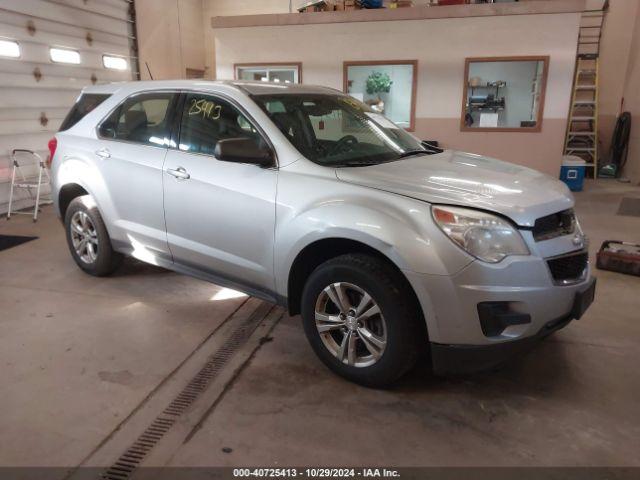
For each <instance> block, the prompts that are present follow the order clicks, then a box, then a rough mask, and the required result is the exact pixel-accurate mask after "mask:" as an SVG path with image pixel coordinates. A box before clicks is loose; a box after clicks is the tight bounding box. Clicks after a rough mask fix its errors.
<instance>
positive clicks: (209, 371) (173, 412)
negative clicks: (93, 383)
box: [102, 303, 273, 480]
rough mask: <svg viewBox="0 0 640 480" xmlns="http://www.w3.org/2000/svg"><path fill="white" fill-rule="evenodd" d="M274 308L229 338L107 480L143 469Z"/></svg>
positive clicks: (267, 308)
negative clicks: (144, 464)
mask: <svg viewBox="0 0 640 480" xmlns="http://www.w3.org/2000/svg"><path fill="white" fill-rule="evenodd" d="M272 308H273V306H272V305H269V304H266V303H262V304H261V305H260V306H259V307H258V308H257V309H256V310H255V311H254V312H253V313H252V314H251V315H250V316H249V317H248V318H247V319H246V320H245V321H244V322H242V324H241V325H240V326H239V327H238V328H236V329H235V330H234V331H233V333H232V334H231V335H230V336H229V339H228V340H227V341H226V342H225V343H224V345H222V346H221V347H220V348H219V349H218V350H217V351H216V352H215V353H214V354H213V355H211V356H210V357H209V360H208V361H207V363H206V364H205V365H204V367H202V368H201V369H200V371H199V372H198V373H197V374H196V375H195V376H194V377H193V378H192V379H191V381H189V383H188V384H187V386H186V387H184V388H183V389H182V391H181V392H180V393H179V394H178V395H177V396H176V397H175V398H174V399H173V400H172V401H171V402H170V403H169V405H168V406H167V407H166V408H165V409H164V410H163V411H162V413H161V414H160V415H158V416H157V417H156V418H155V420H153V422H151V424H150V425H149V426H148V427H147V428H146V429H145V431H144V432H142V434H140V436H139V437H138V438H137V439H136V440H135V441H134V442H133V444H132V445H131V446H130V447H129V448H128V449H127V450H126V451H125V452H124V453H123V454H122V455H120V457H119V458H118V460H116V461H115V463H114V464H113V465H111V466H110V467H109V468H108V469H107V470H106V471H105V472H104V473H103V474H102V478H104V479H107V480H126V479H128V478H130V477H131V475H132V474H133V473H134V471H135V470H136V469H137V468H138V467H139V466H140V464H141V463H142V462H143V460H144V459H145V457H146V456H147V455H148V454H149V452H151V450H152V449H153V448H154V447H155V446H156V445H157V444H158V442H160V440H162V438H163V437H164V436H165V435H166V434H167V432H168V431H169V430H170V429H171V427H173V425H174V424H175V422H176V421H177V420H178V417H180V415H182V414H183V413H184V412H186V411H187V409H188V408H189V407H190V406H191V405H192V404H193V402H195V401H196V399H197V398H198V397H199V396H200V394H202V392H204V391H205V390H206V389H207V387H208V386H209V385H210V383H211V381H212V380H213V379H215V378H216V377H217V376H218V374H219V373H220V372H221V371H222V369H223V368H224V367H225V366H226V364H227V363H228V362H229V360H230V359H231V357H232V356H233V355H234V354H235V353H236V351H237V350H238V349H239V348H240V347H241V346H242V345H243V344H244V343H245V342H246V341H247V340H248V339H249V337H250V336H251V334H252V333H253V331H254V330H255V329H256V328H257V326H258V324H259V323H260V321H261V320H262V319H263V318H265V317H266V316H267V314H268V313H269V311H270V310H271V309H272Z"/></svg>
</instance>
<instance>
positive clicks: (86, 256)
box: [65, 196, 123, 277]
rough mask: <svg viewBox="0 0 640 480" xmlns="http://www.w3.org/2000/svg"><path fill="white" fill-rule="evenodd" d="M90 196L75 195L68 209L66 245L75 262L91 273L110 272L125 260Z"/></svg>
mask: <svg viewBox="0 0 640 480" xmlns="http://www.w3.org/2000/svg"><path fill="white" fill-rule="evenodd" d="M88 199H89V197H88V196H82V197H77V198H75V199H74V200H73V201H72V202H71V203H70V204H69V207H68V208H67V211H66V214H65V227H66V231H67V245H68V246H69V251H70V252H71V256H72V257H73V259H74V260H75V262H76V264H77V265H78V266H79V267H80V268H81V269H82V270H84V271H85V272H86V273H88V274H90V275H95V276H98V277H101V276H106V275H110V274H111V273H113V272H114V271H115V270H116V269H117V268H118V267H119V266H120V264H121V263H122V258H123V257H122V255H121V254H120V253H117V252H115V251H114V250H113V248H112V247H111V239H110V238H109V233H108V232H107V229H106V227H105V225H104V222H103V221H102V217H101V216H100V212H99V211H98V208H97V207H96V206H95V205H92V204H91V202H88V201H87V200H88Z"/></svg>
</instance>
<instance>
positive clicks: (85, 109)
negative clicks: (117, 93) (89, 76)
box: [60, 93, 111, 132]
mask: <svg viewBox="0 0 640 480" xmlns="http://www.w3.org/2000/svg"><path fill="white" fill-rule="evenodd" d="M110 96H111V94H108V93H105V94H102V93H85V94H83V95H82V96H80V98H79V99H78V101H77V102H76V104H75V105H74V106H73V108H71V111H70V112H69V113H68V114H67V116H66V117H65V119H64V121H63V122H62V124H61V125H60V131H61V132H64V131H65V130H69V129H70V128H71V127H73V126H74V125H75V124H76V123H78V122H79V121H80V120H82V119H83V118H84V117H85V116H86V115H88V114H89V113H90V112H91V111H92V110H93V109H94V108H96V107H97V106H99V105H100V104H101V103H102V102H104V101H105V100H106V99H107V98H109V97H110Z"/></svg>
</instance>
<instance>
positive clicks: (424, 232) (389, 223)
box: [274, 178, 473, 296]
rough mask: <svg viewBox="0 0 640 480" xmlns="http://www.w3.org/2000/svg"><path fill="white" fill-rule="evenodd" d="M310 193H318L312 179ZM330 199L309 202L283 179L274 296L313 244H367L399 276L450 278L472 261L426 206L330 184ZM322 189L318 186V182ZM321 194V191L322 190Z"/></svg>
mask: <svg viewBox="0 0 640 480" xmlns="http://www.w3.org/2000/svg"><path fill="white" fill-rule="evenodd" d="M314 181H315V185H314V190H315V191H318V190H320V189H319V188H318V185H317V183H318V182H319V179H317V178H316V179H315V180H314ZM327 182H329V183H331V185H330V187H329V186H327V187H328V188H327V190H325V191H330V192H331V194H330V195H322V196H321V197H320V198H317V199H315V200H313V201H311V200H307V199H308V198H309V191H313V190H307V191H305V189H304V179H299V178H298V179H297V182H296V185H293V186H288V185H287V184H286V179H281V182H280V186H281V188H280V189H279V192H278V195H279V200H278V209H277V214H276V216H277V223H276V235H275V265H274V267H275V272H276V279H277V285H276V288H277V291H278V293H279V294H280V295H284V296H286V294H287V289H288V277H289V272H290V271H291V267H292V265H293V262H294V261H295V259H296V257H297V256H298V255H299V254H300V252H301V251H302V250H303V249H304V248H305V247H307V246H308V245H311V244H312V243H314V242H317V241H319V240H323V239H331V238H341V239H348V240H352V241H356V242H360V243H362V244H365V245H367V246H369V247H371V248H373V249H375V250H377V251H379V252H380V253H382V254H383V255H385V256H386V257H387V258H388V259H389V260H391V261H392V262H393V263H394V264H395V265H396V266H397V267H398V268H400V269H401V270H407V271H411V272H416V273H425V274H431V275H452V274H454V273H456V272H458V271H460V270H461V269H462V268H464V266H466V265H468V264H469V263H470V262H471V261H472V260H473V259H472V258H471V257H470V256H469V255H467V254H465V253H464V252H462V251H461V250H460V249H458V248H457V247H455V246H454V245H453V243H452V242H451V241H450V240H449V239H448V238H446V236H445V235H444V234H443V233H442V231H440V229H439V228H438V227H437V226H436V225H435V224H434V222H433V220H432V218H431V212H430V208H431V207H430V205H429V204H428V203H425V202H421V201H418V200H414V199H411V198H407V197H403V196H400V195H396V194H392V193H388V192H382V191H379V190H374V189H370V188H367V187H358V186H353V185H348V186H347V185H346V184H344V183H343V182H340V181H335V180H334V181H331V180H327ZM320 183H322V182H321V181H320ZM320 191H322V190H320Z"/></svg>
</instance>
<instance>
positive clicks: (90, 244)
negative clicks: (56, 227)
mask: <svg viewBox="0 0 640 480" xmlns="http://www.w3.org/2000/svg"><path fill="white" fill-rule="evenodd" d="M69 229H70V233H71V242H72V243H73V248H74V250H75V251H76V254H77V255H78V257H80V259H81V260H82V261H83V262H85V263H88V264H91V263H94V262H95V261H96V259H97V258H98V232H97V231H96V227H95V225H94V224H93V221H92V220H91V217H90V216H89V215H87V213H86V212H83V211H82V210H79V211H77V212H75V213H74V214H73V216H72V217H71V222H70V225H69Z"/></svg>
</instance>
